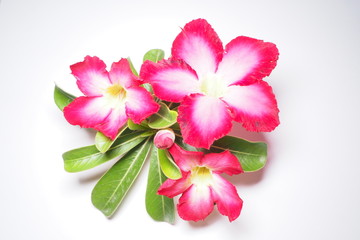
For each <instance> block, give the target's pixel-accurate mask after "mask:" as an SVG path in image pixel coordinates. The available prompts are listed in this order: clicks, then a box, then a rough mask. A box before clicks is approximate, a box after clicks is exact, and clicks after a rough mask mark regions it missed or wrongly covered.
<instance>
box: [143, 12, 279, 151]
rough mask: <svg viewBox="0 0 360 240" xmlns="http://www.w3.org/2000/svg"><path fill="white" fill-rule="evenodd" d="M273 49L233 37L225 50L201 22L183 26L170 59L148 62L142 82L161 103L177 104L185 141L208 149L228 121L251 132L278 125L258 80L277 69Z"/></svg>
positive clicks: (275, 112)
mask: <svg viewBox="0 0 360 240" xmlns="http://www.w3.org/2000/svg"><path fill="white" fill-rule="evenodd" d="M278 55H279V53H278V50H277V48H276V46H275V45H274V44H273V43H269V42H264V41H261V40H257V39H253V38H249V37H243V36H241V37H237V38H235V39H233V40H232V41H230V43H228V44H227V45H226V46H225V49H224V48H223V45H222V42H221V40H220V39H219V37H218V35H217V34H216V32H215V31H214V30H213V29H212V27H211V26H210V25H209V24H208V23H207V22H206V20H203V19H197V20H194V21H192V22H190V23H188V24H186V25H185V27H184V29H182V32H181V33H180V34H179V35H178V36H177V37H176V39H175V41H174V43H173V46H172V58H170V59H168V60H163V61H160V62H158V63H153V62H150V61H147V62H145V63H144V64H143V66H142V68H141V73H140V76H141V78H142V79H143V80H144V81H145V82H148V83H150V84H151V85H152V87H153V89H154V93H155V95H157V96H158V97H159V98H161V99H163V100H165V101H170V102H180V103H181V104H180V106H179V109H178V111H179V116H178V122H179V125H180V128H181V132H182V135H183V137H184V141H185V142H186V143H188V144H190V145H193V146H195V147H203V148H209V147H210V146H211V144H212V143H213V142H214V140H216V139H219V138H221V137H223V136H225V135H226V134H227V133H229V131H230V130H231V128H232V120H235V121H237V122H240V123H242V125H243V127H244V128H245V129H247V130H249V131H272V130H273V129H274V128H275V127H276V126H277V125H279V118H278V112H279V110H278V108H277V103H276V100H275V96H274V94H273V92H272V89H271V87H270V86H269V85H268V84H267V83H266V82H264V81H262V79H263V78H264V77H266V76H268V75H269V74H270V73H271V71H272V70H273V69H274V68H275V66H276V61H277V59H278Z"/></svg>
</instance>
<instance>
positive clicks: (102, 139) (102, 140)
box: [95, 125, 127, 153]
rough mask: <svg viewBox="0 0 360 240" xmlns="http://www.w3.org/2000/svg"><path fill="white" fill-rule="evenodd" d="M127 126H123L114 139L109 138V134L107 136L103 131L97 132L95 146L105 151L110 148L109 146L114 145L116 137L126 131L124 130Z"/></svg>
mask: <svg viewBox="0 0 360 240" xmlns="http://www.w3.org/2000/svg"><path fill="white" fill-rule="evenodd" d="M126 128H127V126H126V125H125V126H123V127H122V128H121V129H120V130H119V133H118V135H117V136H116V138H115V139H114V140H112V139H111V138H108V137H107V136H105V135H104V134H103V133H102V132H97V133H96V136H95V146H96V148H97V149H98V150H99V151H100V152H102V153H104V152H106V151H107V150H109V148H110V147H111V145H113V143H114V142H115V141H116V139H117V138H118V137H119V136H120V135H121V134H122V133H123V132H124V130H125V129H126Z"/></svg>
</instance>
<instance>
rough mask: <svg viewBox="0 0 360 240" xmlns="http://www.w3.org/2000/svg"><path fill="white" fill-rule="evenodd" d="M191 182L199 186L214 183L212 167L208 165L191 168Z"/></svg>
mask: <svg viewBox="0 0 360 240" xmlns="http://www.w3.org/2000/svg"><path fill="white" fill-rule="evenodd" d="M191 182H192V183H193V184H195V185H198V186H201V185H202V186H210V185H211V184H212V183H213V178H212V174H211V171H210V169H208V168H207V167H194V168H193V169H191Z"/></svg>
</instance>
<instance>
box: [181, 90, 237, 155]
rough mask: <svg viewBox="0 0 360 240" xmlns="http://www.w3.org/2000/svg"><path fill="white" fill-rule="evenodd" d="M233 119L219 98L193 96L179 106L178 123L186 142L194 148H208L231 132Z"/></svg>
mask: <svg viewBox="0 0 360 240" xmlns="http://www.w3.org/2000/svg"><path fill="white" fill-rule="evenodd" d="M231 121H232V117H231V115H230V111H229V109H228V108H227V106H226V104H225V103H224V102H223V101H221V100H220V99H218V98H214V97H210V96H204V95H201V94H192V95H190V96H188V97H186V98H185V99H184V101H183V102H182V103H181V104H180V106H179V116H178V123H179V125H180V129H181V133H182V135H183V137H184V141H185V142H186V143H188V144H190V145H192V146H194V147H200V148H207V149H209V147H210V145H211V144H212V143H213V142H214V141H215V140H216V139H219V138H221V137H223V136H225V135H226V134H227V133H228V132H230V130H231V127H232V124H231Z"/></svg>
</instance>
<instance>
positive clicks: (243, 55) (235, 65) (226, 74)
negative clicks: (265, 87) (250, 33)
mask: <svg viewBox="0 0 360 240" xmlns="http://www.w3.org/2000/svg"><path fill="white" fill-rule="evenodd" d="M225 52H226V53H225V54H224V57H223V59H222V61H221V63H220V64H219V68H218V70H217V74H219V75H220V76H222V78H223V79H224V81H226V82H227V84H228V85H238V84H240V85H248V84H251V83H253V82H255V81H257V80H261V79H263V78H264V77H266V76H269V75H270V73H271V71H272V70H273V69H274V68H275V66H276V61H277V59H278V57H279V51H278V49H277V48H276V46H275V44H273V43H270V42H264V41H262V40H257V39H254V38H249V37H237V38H235V39H233V40H232V41H231V42H230V43H229V44H227V46H226V48H225Z"/></svg>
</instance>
